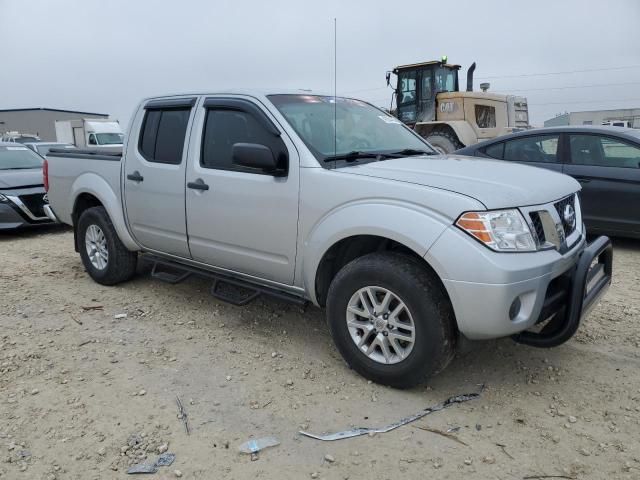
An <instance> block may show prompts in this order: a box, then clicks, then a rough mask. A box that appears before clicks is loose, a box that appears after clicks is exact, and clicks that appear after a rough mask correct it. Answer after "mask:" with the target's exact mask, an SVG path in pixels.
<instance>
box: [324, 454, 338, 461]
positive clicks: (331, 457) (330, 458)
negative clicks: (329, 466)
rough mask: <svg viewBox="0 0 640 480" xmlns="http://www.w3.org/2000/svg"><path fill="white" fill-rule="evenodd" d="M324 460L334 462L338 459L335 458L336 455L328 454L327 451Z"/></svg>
mask: <svg viewBox="0 0 640 480" xmlns="http://www.w3.org/2000/svg"><path fill="white" fill-rule="evenodd" d="M324 461H325V462H329V463H333V462H335V461H336V459H335V457H334V456H333V455H330V454H328V453H327V454H326V455H325V456H324Z"/></svg>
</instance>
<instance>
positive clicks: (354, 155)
mask: <svg viewBox="0 0 640 480" xmlns="http://www.w3.org/2000/svg"><path fill="white" fill-rule="evenodd" d="M385 155H386V154H385V153H376V152H360V151H358V150H353V151H351V152H349V153H344V154H340V155H332V156H330V157H327V158H325V159H324V161H325V162H333V161H335V160H346V161H347V162H355V161H356V160H360V159H361V158H378V157H384V156H385Z"/></svg>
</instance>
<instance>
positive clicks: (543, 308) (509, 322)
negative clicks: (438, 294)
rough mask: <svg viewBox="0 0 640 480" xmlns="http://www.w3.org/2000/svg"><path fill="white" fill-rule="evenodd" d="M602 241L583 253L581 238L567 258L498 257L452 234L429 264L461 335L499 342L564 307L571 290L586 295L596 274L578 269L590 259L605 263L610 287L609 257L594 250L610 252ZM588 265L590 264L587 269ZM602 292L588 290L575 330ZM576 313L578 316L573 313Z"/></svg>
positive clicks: (554, 254)
mask: <svg viewBox="0 0 640 480" xmlns="http://www.w3.org/2000/svg"><path fill="white" fill-rule="evenodd" d="M603 238H604V240H597V241H596V242H594V243H593V244H591V245H590V246H588V247H586V248H585V245H586V241H585V237H584V235H582V236H581V237H580V239H579V240H578V242H577V243H576V244H575V245H573V247H571V249H570V250H568V251H566V252H564V253H560V252H558V251H556V250H544V251H539V252H531V253H498V252H493V251H490V250H489V249H488V248H486V247H485V246H484V245H481V244H480V243H479V242H476V241H475V240H473V239H471V238H470V237H469V236H468V235H466V234H464V233H462V232H460V231H459V230H458V229H455V228H450V229H448V230H447V231H445V232H444V234H443V235H442V236H441V238H440V239H439V240H438V241H437V242H436V244H435V245H434V246H433V247H432V248H431V249H430V250H429V252H427V255H426V256H425V260H427V262H428V263H429V264H431V266H432V267H433V268H434V269H435V270H436V272H437V273H438V274H439V275H440V278H441V279H442V281H443V283H444V286H445V288H446V290H447V293H448V295H449V298H450V300H451V304H452V306H453V310H454V314H455V316H456V321H457V325H458V329H459V330H460V332H461V333H462V334H463V335H464V336H466V337H467V338H469V339H473V340H481V339H490V338H499V337H505V336H510V335H516V334H519V333H520V332H524V331H525V330H528V329H530V328H532V327H533V326H534V325H535V324H536V323H539V322H541V321H543V320H545V319H547V318H549V317H550V316H551V315H554V314H556V313H558V312H559V311H560V310H561V309H562V308H564V307H566V305H567V304H568V293H567V292H568V291H569V289H571V292H578V291H582V290H583V289H582V287H581V286H580V284H581V283H582V282H583V279H582V275H587V276H588V278H589V279H588V280H587V283H589V280H593V278H592V276H593V275H595V273H592V274H589V273H588V272H587V273H584V268H585V267H580V265H582V264H583V263H584V262H587V259H589V258H591V261H593V259H594V258H598V259H600V260H601V261H602V263H603V267H601V269H602V272H603V273H605V274H606V277H607V279H606V280H604V281H603V282H604V284H606V285H608V282H610V279H611V273H610V272H611V256H610V255H609V254H604V253H602V252H601V251H600V250H599V249H598V248H596V247H602V242H604V247H603V248H604V249H605V251H609V252H610V241H609V239H607V238H606V237H603ZM594 245H596V246H594ZM607 246H609V247H607ZM594 251H595V253H594ZM589 265H591V262H589V263H588V265H587V267H588V266H589ZM577 272H581V273H580V274H578V273H577ZM585 278H586V277H585ZM574 285H575V288H574V287H572V286H574ZM606 285H605V286H606ZM604 290H605V287H598V288H597V289H596V290H593V288H592V287H590V288H589V291H590V292H591V293H590V294H589V298H587V299H586V300H583V302H582V306H581V307H575V308H573V309H572V311H573V312H574V313H572V315H573V316H574V318H573V320H572V321H571V323H572V324H574V325H575V323H576V322H575V320H576V318H575V316H576V315H577V316H578V318H577V320H578V321H577V323H578V324H579V321H580V318H581V317H582V316H583V315H585V314H586V313H587V311H588V308H589V307H590V306H591V305H593V302H594V301H595V300H594V299H595V298H597V297H598V296H600V295H602V293H604ZM562 292H564V293H562ZM576 295H577V294H576ZM514 302H516V304H515V305H514ZM518 304H519V305H518ZM578 310H580V312H579V313H575V312H578ZM541 317H543V318H541ZM556 317H558V318H560V317H561V315H556ZM576 328H577V327H576ZM547 333H548V332H547ZM573 333H575V330H574V331H573ZM573 333H571V335H573ZM528 337H529V335H528V334H527V335H524V334H523V336H522V341H523V342H527V338H528ZM565 341H566V339H565ZM530 344H531V343H530ZM541 346H542V345H541Z"/></svg>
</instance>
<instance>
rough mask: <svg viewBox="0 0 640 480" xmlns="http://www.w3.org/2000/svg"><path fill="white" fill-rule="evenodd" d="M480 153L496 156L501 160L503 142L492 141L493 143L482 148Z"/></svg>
mask: <svg viewBox="0 0 640 480" xmlns="http://www.w3.org/2000/svg"><path fill="white" fill-rule="evenodd" d="M482 153H484V154H485V155H487V156H488V157H491V158H497V159H498V160H502V159H503V158H504V157H503V155H504V142H500V143H494V144H493V145H489V146H488V147H486V148H484V149H482Z"/></svg>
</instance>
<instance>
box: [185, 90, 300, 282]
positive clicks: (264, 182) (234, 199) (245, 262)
mask: <svg viewBox="0 0 640 480" xmlns="http://www.w3.org/2000/svg"><path fill="white" fill-rule="evenodd" d="M196 124H197V125H202V128H198V132H197V133H196V132H194V138H193V140H192V146H193V151H194V152H193V155H192V156H191V157H190V161H189V166H188V170H187V180H186V181H187V186H188V188H187V192H186V205H187V229H188V232H189V247H190V249H191V253H192V255H193V259H194V260H197V261H200V262H203V263H206V264H208V265H212V266H215V267H219V268H224V269H227V270H232V271H234V272H240V273H243V274H247V275H252V276H255V277H259V278H261V279H267V280H271V281H274V282H278V283H282V284H287V285H291V284H293V276H294V267H295V256H296V241H297V232H298V189H299V158H298V154H297V150H296V149H295V147H294V145H293V143H292V142H291V140H290V139H289V138H288V137H287V135H286V133H284V131H283V130H282V129H280V128H279V127H278V126H277V122H276V121H275V119H274V118H273V117H272V116H271V115H270V113H269V112H268V111H266V110H264V108H263V106H261V105H260V104H258V103H257V102H255V101H253V100H249V99H246V98H239V97H233V98H218V97H213V98H208V99H206V101H205V102H204V105H203V107H202V108H200V109H199V112H198V120H197V122H196ZM236 143H253V144H260V145H265V146H267V147H269V148H270V149H271V150H272V151H273V152H274V154H275V155H276V158H287V157H288V171H287V174H286V175H284V176H273V175H271V174H268V173H264V172H261V171H257V170H256V169H251V168H247V167H242V166H238V165H235V164H234V163H233V161H232V147H233V145H234V144H236ZM281 155H286V157H281Z"/></svg>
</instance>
